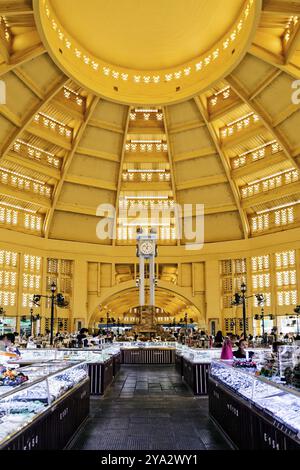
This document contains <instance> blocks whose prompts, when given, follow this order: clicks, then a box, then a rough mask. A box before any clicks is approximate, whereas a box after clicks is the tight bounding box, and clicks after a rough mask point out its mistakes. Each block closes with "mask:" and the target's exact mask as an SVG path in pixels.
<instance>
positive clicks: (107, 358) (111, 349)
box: [11, 345, 121, 395]
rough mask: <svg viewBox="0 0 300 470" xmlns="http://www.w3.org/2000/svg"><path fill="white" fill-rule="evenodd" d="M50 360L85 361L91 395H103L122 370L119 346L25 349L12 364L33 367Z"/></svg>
mask: <svg viewBox="0 0 300 470" xmlns="http://www.w3.org/2000/svg"><path fill="white" fill-rule="evenodd" d="M49 360H60V361H73V360H76V361H78V360H79V361H85V362H86V363H87V368H88V374H89V377H90V394H91V395H103V394H104V393H105V391H106V389H107V387H108V386H109V385H110V384H111V383H112V381H113V379H114V377H115V376H116V375H117V374H118V372H119V370H120V366H121V352H120V348H119V346H118V345H116V346H114V345H113V346H108V347H106V348H103V349H32V350H31V349H24V350H22V354H21V358H20V359H19V360H18V361H16V360H13V361H11V363H14V364H19V365H22V364H32V365H33V364H35V363H37V362H41V361H42V362H47V361H49Z"/></svg>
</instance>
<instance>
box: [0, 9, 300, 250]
mask: <svg viewBox="0 0 300 470" xmlns="http://www.w3.org/2000/svg"><path fill="white" fill-rule="evenodd" d="M183 3H184V5H186V6H185V8H184V10H182V5H183ZM88 4H90V5H91V6H93V5H94V7H95V5H97V9H96V10H95V8H96V7H95V8H94V9H88V8H87V5H88ZM116 4H118V6H119V7H118V8H117V7H116ZM129 4H132V5H133V6H134V8H130V9H129V7H128V5H129ZM248 4H249V5H250V2H248V3H247V2H242V1H228V2H226V7H225V2H219V1H217V0H216V1H213V0H211V1H209V2H208V1H199V2H196V1H195V2H193V1H189V2H177V1H176V2H175V1H174V2H170V1H162V0H161V1H160V2H158V1H153V2H151V3H150V2H135V1H133V2H102V1H97V2H94V1H90V2H87V1H86V2H83V1H73V0H72V2H71V1H68V0H65V1H64V2H59V1H53V0H52V1H50V0H49V1H48V2H43V1H40V2H38V3H35V2H33V3H32V1H30V0H11V1H8V0H0V80H2V82H1V90H4V89H6V103H5V104H0V232H1V233H4V231H5V233H7V231H8V230H9V231H14V232H21V233H22V234H24V233H25V234H28V235H35V236H38V237H41V238H51V239H55V240H69V241H75V242H84V243H92V244H97V245H110V246H113V247H115V246H119V245H128V244H132V245H134V243H135V241H134V238H135V226H134V223H133V222H132V221H129V222H128V221H124V220H123V219H122V217H121V216H120V213H119V211H117V212H116V214H114V215H113V216H112V218H113V221H114V228H115V238H114V239H110V238H107V239H105V240H101V239H99V238H98V237H97V225H98V223H99V221H101V219H102V217H103V215H101V214H100V213H99V212H97V210H98V207H99V205H101V204H110V205H112V206H119V203H120V202H121V203H122V204H123V205H125V206H126V205H127V206H130V207H143V208H144V207H145V208H149V207H151V205H154V206H156V207H162V208H164V209H165V210H170V211H171V212H170V216H169V218H168V220H167V221H165V222H164V223H161V224H160V225H159V226H158V232H159V243H160V245H167V246H172V245H174V248H175V247H176V246H179V245H185V243H186V241H187V240H186V239H185V238H182V239H181V240H178V239H177V235H176V231H177V228H178V226H179V223H180V220H179V218H180V217H179V216H178V214H175V213H174V211H172V208H173V207H174V205H175V204H176V203H178V204H180V205H184V204H204V221H205V227H204V242H205V243H214V242H222V241H231V240H243V239H247V238H251V237H257V236H263V235H264V234H269V233H274V232H280V231H285V230H288V229H293V228H296V227H299V225H300V206H299V203H300V183H299V164H300V163H299V162H300V134H299V127H300V104H297V100H296V101H295V102H292V93H295V91H296V90H295V89H294V88H292V87H293V86H295V84H294V81H295V80H296V79H300V27H299V26H300V21H299V19H300V3H299V2H293V1H280V2H278V1H277V0H265V1H264V2H262V4H261V3H260V2H255V1H253V3H252V5H251V8H250V7H249V14H248V16H247V17H249V20H250V22H249V25H250V26H249V28H248V27H246V28H245V29H243V31H245V34H246V32H247V34H246V36H247V39H246V38H245V42H244V43H243V41H240V39H239V38H237V40H235V39H232V43H231V42H230V47H234V48H235V49H236V52H235V53H234V54H231V52H232V50H233V49H231V51H230V56H235V57H238V56H239V59H238V60H236V59H232V60H233V62H232V61H231V60H230V61H227V59H226V60H224V61H223V60H222V58H221V55H220V57H219V58H216V59H215V60H214V61H213V59H212V56H211V61H212V63H211V64H210V62H209V63H208V65H207V68H206V69H205V70H207V75H205V74H206V72H205V74H204V75H203V77H206V78H207V81H206V78H205V79H203V82H201V79H200V78H197V79H195V81H194V82H193V83H192V82H191V83H190V85H191V86H187V87H186V88H185V86H183V87H182V89H181V90H179V91H176V87H177V86H179V87H181V85H180V84H178V85H176V83H177V82H176V80H180V78H178V79H177V78H176V77H175V75H174V73H175V72H174V70H175V69H176V70H177V69H178V71H179V69H180V70H181V69H182V72H183V71H184V68H183V64H186V63H188V62H189V61H192V62H193V61H194V60H198V59H197V58H196V56H197V57H200V56H201V55H202V54H204V55H206V54H207V51H208V50H209V49H210V48H214V47H215V45H216V44H217V43H218V42H219V41H220V40H221V41H223V42H224V43H225V42H226V39H225V41H224V40H223V38H224V37H231V36H230V34H232V32H231V31H232V27H233V25H234V24H235V21H236V20H237V19H238V17H239V15H240V14H241V12H242V11H244V9H245V8H247V5H248ZM120 5H122V6H120ZM170 5H172V6H170ZM38 7H40V11H39V12H37V8H38ZM200 7H201V8H200ZM46 8H49V11H50V12H52V11H53V12H54V13H55V15H56V18H57V21H58V20H59V21H60V22H61V23H62V24H63V26H64V28H65V29H64V32H63V31H60V32H61V33H63V36H62V37H63V41H61V40H60V39H59V38H58V41H59V42H62V44H64V45H63V48H66V49H68V50H70V51H71V49H69V48H68V47H67V43H66V42H65V38H66V36H65V34H66V32H68V38H69V35H70V38H71V36H72V34H74V35H75V32H76V37H75V39H76V41H78V43H80V45H81V46H82V48H84V50H86V51H88V52H89V53H90V54H92V55H95V56H97V57H98V56H100V58H101V60H103V61H106V62H107V63H108V62H109V63H112V64H113V65H114V66H117V65H118V67H120V70H121V69H122V68H124V67H125V68H126V67H127V68H128V70H131V69H132V67H133V66H134V64H135V63H136V70H140V72H139V74H140V76H141V77H143V76H148V75H149V76H150V75H151V77H152V76H154V75H153V74H152V72H151V74H150V71H152V70H154V68H155V69H157V70H160V73H162V74H165V73H166V72H165V70H164V67H169V68H170V67H171V68H172V67H173V68H174V70H173V72H172V73H173V75H172V80H170V81H167V82H165V81H163V86H166V87H169V86H170V87H171V88H160V85H162V83H161V82H159V83H157V85H158V87H157V88H156V89H155V90H157V92H153V93H152V91H153V90H154V85H156V84H155V83H152V84H151V87H152V86H153V88H151V90H152V91H151V92H150V91H149V92H147V93H149V94H148V95H147V94H146V91H145V92H144V90H146V89H147V88H146V86H147V85H150V84H146V83H144V84H142V83H133V82H130V83H131V84H130V87H131V88H130V91H128V94H127V95H126V93H127V92H126V93H125V92H124V95H122V96H121V93H123V91H122V89H121V85H120V83H121V84H122V86H123V84H124V85H125V84H126V83H125V82H128V83H129V72H128V81H126V80H123V81H122V78H120V75H119V76H118V78H114V77H113V76H112V75H110V76H109V77H107V76H105V75H104V76H102V75H101V74H100V69H99V70H98V72H97V73H99V75H97V79H91V77H92V75H91V74H90V72H89V73H87V74H86V75H85V74H84V73H83V72H82V70H83V67H84V66H85V65H89V64H85V62H84V57H83V60H81V59H80V60H79V59H78V58H77V57H76V56H75V58H76V59H78V62H77V61H75V62H74V61H73V59H72V61H70V63H69V64H68V66H69V67H70V69H68V67H67V65H66V63H62V62H61V61H60V60H58V57H57V51H55V50H54V49H53V48H52V46H53V44H54V46H53V47H54V48H55V47H57V44H58V42H57V40H55V41H54V42H53V43H52V42H51V41H49V38H48V39H47V37H46V36H47V34H50V31H48V29H47V28H46V29H43V28H42V23H43V22H46V21H49V18H48V17H47V11H46ZM93 11H96V12H97V14H96V13H95V14H94V15H93ZM201 12H202V13H203V15H202V14H201ZM257 13H259V14H258V15H257ZM42 14H43V15H45V18H39V15H42ZM51 14H52V13H51ZM49 15H50V13H49ZM143 15H144V16H145V18H144V20H143V21H142V19H141V18H142V17H143ZM122 18H123V19H124V22H122ZM255 18H256V19H255ZM204 19H205V21H204ZM100 20H101V21H100ZM255 21H257V24H255ZM177 23H178V24H179V25H181V26H179V27H178V29H176V24H177ZM198 23H199V34H198V35H197V34H196V33H197V24H198ZM212 23H214V26H212ZM89 25H90V26H89ZM97 25H98V27H97ZM251 25H252V26H251ZM253 27H254V28H255V31H254V32H255V34H254V36H251V34H252V28H253ZM90 28H92V29H90ZM57 32H58V33H59V31H57V29H56V30H55V29H53V28H51V34H54V33H55V34H56V33H57ZM94 33H95V34H94ZM241 34H243V33H241ZM108 35H109V36H110V37H108ZM124 36H126V37H124ZM150 36H151V37H150ZM233 37H234V36H233ZM221 38H222V39H221ZM197 41H198V42H197ZM230 41H231V39H230ZM247 41H248V43H247ZM223 42H222V44H223ZM233 43H234V46H233ZM246 43H247V45H246ZM152 44H153V50H152V49H151V45H152ZM239 44H240V45H241V50H240V52H239V50H238V47H239ZM173 46H174V47H173ZM60 48H62V46H61V47H60ZM63 48H62V50H63V54H61V53H60V52H59V54H60V55H61V56H63V57H64V58H66V54H65V50H64V49H63ZM226 50H227V48H226ZM226 50H225V52H226ZM222 53H223V52H222ZM220 54H221V49H220ZM224 57H225V56H224ZM73 58H74V57H73ZM204 59H205V57H204ZM61 60H62V59H61ZM235 60H236V61H235ZM227 62H228V63H227ZM74 64H75V65H74ZM76 64H77V65H76ZM99 65H100V62H99ZM210 66H212V67H213V72H212V73H211V72H209V73H208V70H212V69H209V67H210ZM227 66H228V69H225V68H224V67H227ZM71 69H72V70H71ZM191 69H192V67H191ZM110 70H112V69H110ZM226 70H227V71H226ZM144 71H148V72H149V73H148V72H147V74H148V75H146V74H145V75H143V74H144ZM115 72H117V70H115ZM101 73H102V72H101ZM122 73H123V72H122ZM130 73H131V72H130ZM145 73H146V72H145ZM215 74H216V75H215ZM217 74H219V75H217ZM183 75H184V73H183V74H181V76H180V77H182V78H183V80H185V78H184V77H185V76H184V77H183ZM191 75H192V74H190V75H187V76H186V77H187V80H194V78H193V79H192V76H191ZM196 76H197V77H200V75H199V76H198V75H197V71H196V70H195V69H193V77H196ZM84 79H87V80H91V82H86V85H84ZM107 80H108V81H107ZM118 80H119V81H118ZM120 80H121V81H120ZM123 82H124V83H123ZM108 83H109V87H112V83H113V84H114V85H113V86H116V87H117V88H119V86H120V89H119V91H115V90H113V89H110V91H109V92H107V93H106V91H105V90H106V89H107V90H108V88H109V87H108V88H107V86H108V85H107V84H108ZM117 83H118V84H117ZM178 83H179V82H178ZM182 83H183V82H182ZM185 83H187V82H185ZM139 85H141V87H142V88H141V89H140V88H138V86H139ZM98 86H99V89H98ZM128 86H129V85H128ZM134 87H137V88H134ZM197 87H198V88H197ZM100 88H101V89H100ZM134 90H136V91H134ZM141 90H143V91H141ZM149 90H150V88H149ZM112 92H114V93H112ZM181 92H182V94H181ZM185 92H186V93H187V94H186V96H185V95H184V93H185ZM118 93H120V94H119V95H118ZM155 93H157V94H155ZM125 95H126V96H127V97H126V96H125ZM129 96H130V100H131V101H130V100H129ZM146 96H147V97H148V99H146ZM155 96H156V98H155ZM298 96H299V94H298ZM296 97H297V96H296ZM0 98H2V95H1V96H0ZM127 100H128V101H127ZM191 219H192V220H193V219H194V214H191ZM9 233H10V232H9Z"/></svg>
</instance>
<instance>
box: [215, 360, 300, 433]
mask: <svg viewBox="0 0 300 470" xmlns="http://www.w3.org/2000/svg"><path fill="white" fill-rule="evenodd" d="M210 376H211V377H212V378H213V379H214V380H216V381H217V382H219V383H221V384H222V385H224V386H225V387H226V388H228V389H230V390H231V391H232V392H233V393H234V394H236V395H237V396H240V397H242V398H243V399H245V400H246V401H247V402H248V403H249V404H250V405H251V406H254V407H255V408H257V409H258V410H260V411H261V412H263V413H264V414H266V415H268V416H271V417H272V418H273V419H275V420H277V421H278V422H279V423H281V424H282V425H283V426H284V427H285V428H286V429H288V430H290V431H291V432H292V433H294V434H296V435H297V436H298V438H300V392H297V391H296V390H294V389H291V388H288V387H287V386H285V385H282V384H280V383H278V382H276V381H275V382H274V381H272V380H271V379H267V378H265V377H262V376H257V375H256V374H255V372H253V371H250V370H247V371H246V370H244V369H239V368H235V367H233V366H232V361H213V362H212V363H211V368H210Z"/></svg>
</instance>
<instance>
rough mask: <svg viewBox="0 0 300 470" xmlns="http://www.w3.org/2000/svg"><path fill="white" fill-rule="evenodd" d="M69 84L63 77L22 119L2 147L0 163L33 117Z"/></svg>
mask: <svg viewBox="0 0 300 470" xmlns="http://www.w3.org/2000/svg"><path fill="white" fill-rule="evenodd" d="M68 82H69V79H68V78H67V77H65V76H64V77H63V79H61V80H60V81H59V82H58V83H57V84H55V85H54V87H52V88H51V90H50V91H49V92H48V93H47V94H46V96H45V98H44V100H40V102H39V103H38V104H37V105H36V106H35V107H34V109H33V110H31V111H30V113H29V114H28V115H27V117H26V118H25V119H24V121H23V123H22V125H21V127H19V128H18V129H17V130H16V131H15V132H14V133H13V135H12V136H11V137H10V138H9V139H8V141H7V143H6V144H5V145H4V147H3V149H2V152H1V154H0V161H1V160H2V159H4V158H5V157H6V156H7V155H8V153H9V151H10V149H11V147H12V145H13V143H14V142H15V140H16V139H19V138H20V137H21V135H22V134H23V132H24V131H25V130H26V129H27V127H28V126H29V125H30V123H31V121H32V119H33V116H34V115H35V114H37V113H39V112H40V111H41V110H42V108H43V107H44V106H45V105H46V104H48V103H49V102H50V101H51V100H52V98H53V97H54V96H55V95H56V94H57V93H58V92H59V91H60V90H61V89H62V88H63V86H64V85H66V84H67V83H68Z"/></svg>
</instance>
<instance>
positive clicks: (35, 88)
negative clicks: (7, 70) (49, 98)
mask: <svg viewBox="0 0 300 470" xmlns="http://www.w3.org/2000/svg"><path fill="white" fill-rule="evenodd" d="M13 73H14V74H15V75H16V77H18V78H19V79H20V80H21V82H23V83H24V85H25V86H26V87H27V88H28V89H29V90H30V91H32V93H34V94H35V96H37V97H38V98H39V99H40V100H43V99H44V93H43V92H42V90H40V88H39V87H38V86H37V85H36V82H35V81H34V80H32V79H31V78H30V77H29V75H27V73H26V72H24V70H21V69H20V68H16V69H14V70H13Z"/></svg>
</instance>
